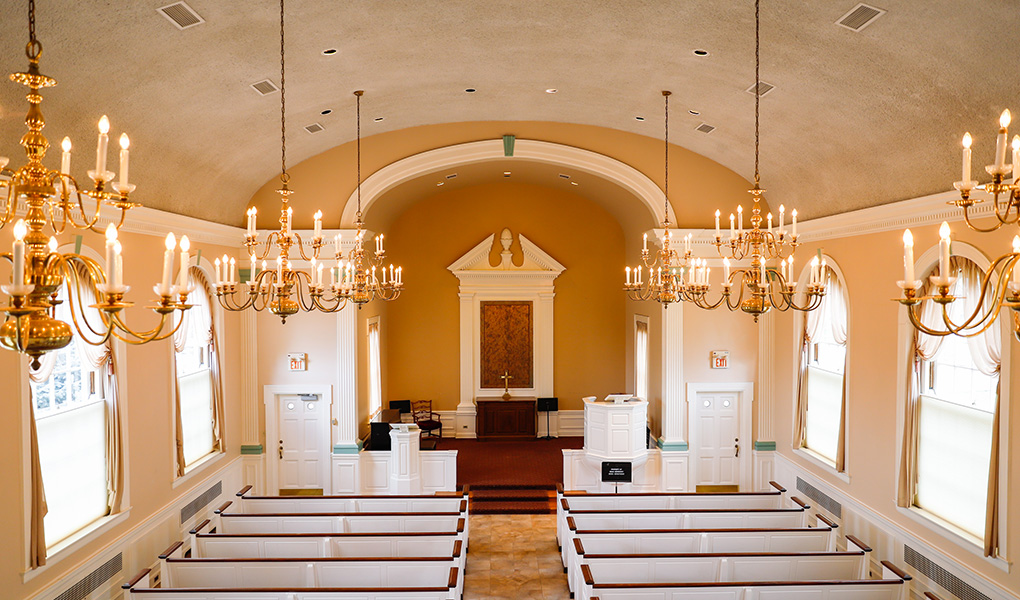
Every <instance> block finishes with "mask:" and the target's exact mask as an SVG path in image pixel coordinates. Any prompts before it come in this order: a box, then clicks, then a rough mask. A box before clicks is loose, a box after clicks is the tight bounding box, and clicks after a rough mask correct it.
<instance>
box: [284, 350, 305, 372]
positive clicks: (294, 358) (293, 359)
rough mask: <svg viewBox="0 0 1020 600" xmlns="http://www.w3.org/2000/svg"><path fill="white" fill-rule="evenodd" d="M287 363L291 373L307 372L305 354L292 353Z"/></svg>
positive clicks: (288, 356)
mask: <svg viewBox="0 0 1020 600" xmlns="http://www.w3.org/2000/svg"><path fill="white" fill-rule="evenodd" d="M287 363H288V364H289V365H290V370H291V371H307V370H308V363H307V361H306V360H305V353H304V352H292V353H290V354H288V355H287Z"/></svg>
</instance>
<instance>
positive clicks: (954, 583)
mask: <svg viewBox="0 0 1020 600" xmlns="http://www.w3.org/2000/svg"><path fill="white" fill-rule="evenodd" d="M903 560H904V562H906V563H907V564H908V565H910V566H911V567H914V569H916V570H917V572H918V573H920V574H921V575H924V576H925V577H927V578H928V579H931V580H932V581H934V582H935V583H937V584H939V585H940V586H942V587H943V588H944V589H946V590H948V591H949V592H950V593H951V594H953V595H954V596H956V597H957V598H959V599H960V600H991V598H989V597H988V596H986V595H984V594H982V593H981V592H979V591H978V590H977V589H975V588H974V586H972V585H970V584H969V583H967V582H965V581H963V580H962V579H960V578H959V577H957V576H956V575H953V574H952V573H950V572H949V571H947V570H946V569H944V568H943V567H941V566H939V565H937V564H935V562H933V561H932V560H931V559H930V558H928V557H927V556H925V555H923V554H921V553H920V552H918V551H917V550H914V549H913V548H911V547H910V546H907V545H906V544H904V545H903Z"/></svg>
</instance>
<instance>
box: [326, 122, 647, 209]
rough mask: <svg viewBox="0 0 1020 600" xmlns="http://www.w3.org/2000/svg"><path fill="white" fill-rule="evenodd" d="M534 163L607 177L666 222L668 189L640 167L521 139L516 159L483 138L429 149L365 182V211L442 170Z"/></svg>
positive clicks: (350, 204)
mask: <svg viewBox="0 0 1020 600" xmlns="http://www.w3.org/2000/svg"><path fill="white" fill-rule="evenodd" d="M497 160H515V161H516V160H521V161H533V162H539V163H544V164H549V165H555V166H558V167H564V168H573V169H577V170H579V171H582V172H585V173H589V174H591V175H594V176H597V177H601V178H603V179H605V180H607V181H610V182H612V183H614V184H616V185H618V186H619V187H620V188H622V189H623V190H625V191H627V192H629V193H630V194H632V195H633V196H634V197H635V198H637V199H638V200H639V201H640V202H641V204H642V205H644V207H645V208H646V209H647V210H648V216H649V218H650V219H651V221H650V222H649V227H655V226H658V224H659V223H661V222H662V220H663V216H664V213H663V209H664V202H665V196H664V194H663V192H662V190H661V189H660V188H659V186H657V185H656V184H655V182H653V181H652V180H651V179H649V178H648V177H647V176H645V175H644V174H643V173H641V172H640V171H638V170H637V169H635V168H633V167H631V166H630V165H628V164H626V163H623V162H621V161H619V160H617V159H615V158H611V157H609V156H606V155H604V154H599V153H597V152H592V151H590V150H584V149H581V148H575V147H573V146H568V145H565V144H557V143H553V142H544V141H540V140H521V139H518V140H516V143H515V145H514V153H513V157H512V158H508V157H507V156H505V155H504V151H503V140H501V139H493V140H481V141H477V142H468V143H464V144H456V145H453V146H447V147H444V148H437V149H435V150H428V151H426V152H422V153H420V154H416V155H414V156H409V157H407V158H404V159H401V160H398V161H396V162H394V163H391V164H389V165H387V166H385V167H383V168H382V169H379V170H378V171H376V172H375V173H373V174H372V175H371V176H369V177H368V178H367V179H365V181H364V182H362V184H361V210H362V213H363V214H367V213H368V212H369V210H370V209H371V207H372V205H373V204H374V203H376V202H378V201H379V200H380V199H381V198H382V197H383V196H384V195H385V194H386V192H388V191H390V190H392V189H394V188H395V187H397V186H399V185H400V184H402V183H404V182H407V181H410V180H412V179H415V178H417V177H422V176H425V175H429V174H432V173H437V172H439V171H442V170H447V169H451V168H457V167H462V166H466V165H471V164H477V163H483V162H489V161H497ZM357 211H358V190H354V192H353V193H352V194H351V196H350V197H349V198H348V199H347V203H346V204H345V206H344V211H343V215H342V217H341V222H340V224H341V227H353V226H354V223H355V221H356V220H357Z"/></svg>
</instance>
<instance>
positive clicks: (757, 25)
mask: <svg viewBox="0 0 1020 600" xmlns="http://www.w3.org/2000/svg"><path fill="white" fill-rule="evenodd" d="M760 2H761V0H754V187H756V188H757V187H758V184H759V183H760V181H761V175H760V174H759V172H758V105H759V104H760V103H761V76H760V75H759V68H760V65H761V32H760V29H761V18H760V13H759V5H760Z"/></svg>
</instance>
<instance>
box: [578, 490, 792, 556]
mask: <svg viewBox="0 0 1020 600" xmlns="http://www.w3.org/2000/svg"><path fill="white" fill-rule="evenodd" d="M808 508H809V507H808V506H807V505H802V506H800V507H798V508H777V509H748V510H739V509H692V510H629V511H584V510H579V511H575V510H567V511H566V512H567V515H566V520H565V521H566V529H564V530H563V534H562V535H561V536H560V538H561V540H562V546H561V547H560V555H561V559H562V560H563V564H564V566H565V565H566V564H567V553H568V552H569V551H570V549H569V546H570V545H571V544H572V543H573V542H572V540H573V538H574V531H576V530H578V529H588V530H612V529H776V528H779V529H789V528H801V527H807V525H808V514H809V513H808V512H807V509H808Z"/></svg>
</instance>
